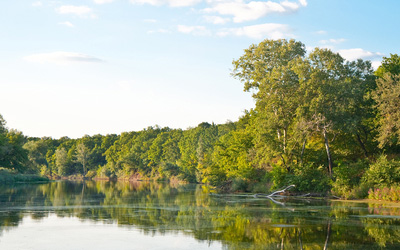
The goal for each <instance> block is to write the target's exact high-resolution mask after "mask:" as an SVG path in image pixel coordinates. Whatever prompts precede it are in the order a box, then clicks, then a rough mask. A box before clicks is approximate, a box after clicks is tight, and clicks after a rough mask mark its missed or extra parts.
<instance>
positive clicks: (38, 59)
mask: <svg viewBox="0 0 400 250" xmlns="http://www.w3.org/2000/svg"><path fill="white" fill-rule="evenodd" d="M24 59H25V60H26V61H28V62H34V63H53V64H71V63H99V62H104V61H103V60H101V59H99V58H96V57H93V56H89V55H85V54H81V53H75V52H65V51H57V52H51V53H42V54H33V55H30V56H26V57H24Z"/></svg>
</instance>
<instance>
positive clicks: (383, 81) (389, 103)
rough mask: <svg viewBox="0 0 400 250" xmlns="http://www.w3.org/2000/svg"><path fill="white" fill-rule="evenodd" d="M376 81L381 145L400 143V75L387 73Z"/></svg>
mask: <svg viewBox="0 0 400 250" xmlns="http://www.w3.org/2000/svg"><path fill="white" fill-rule="evenodd" d="M376 83H377V88H376V91H375V92H374V94H373V98H374V99H375V101H376V104H377V108H378V111H379V117H378V125H379V129H378V131H379V137H378V139H377V140H378V142H379V146H380V147H383V146H384V145H385V144H389V145H392V144H400V75H393V74H390V73H385V74H384V75H383V76H382V77H381V78H379V79H378V80H377V82H376Z"/></svg>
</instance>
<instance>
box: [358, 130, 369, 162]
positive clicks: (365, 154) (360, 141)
mask: <svg viewBox="0 0 400 250" xmlns="http://www.w3.org/2000/svg"><path fill="white" fill-rule="evenodd" d="M356 136H357V141H358V143H360V146H361V148H362V150H363V152H364V156H365V157H368V151H367V149H366V148H365V145H364V143H363V142H362V140H361V137H360V134H358V133H356Z"/></svg>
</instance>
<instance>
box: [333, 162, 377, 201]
mask: <svg viewBox="0 0 400 250" xmlns="http://www.w3.org/2000/svg"><path fill="white" fill-rule="evenodd" d="M367 168H368V162H367V161H365V160H360V161H358V162H356V163H347V164H346V163H342V162H339V163H337V166H336V167H335V169H334V180H335V181H334V182H333V183H332V193H333V194H335V195H338V196H341V197H344V198H346V199H353V198H357V199H360V198H365V197H366V196H367V195H368V189H369V187H370V186H369V185H367V184H363V185H360V181H361V178H362V176H363V174H364V172H365V171H366V169H367Z"/></svg>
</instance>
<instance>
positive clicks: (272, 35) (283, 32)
mask: <svg viewBox="0 0 400 250" xmlns="http://www.w3.org/2000/svg"><path fill="white" fill-rule="evenodd" d="M291 32H292V29H291V28H290V27H289V26H288V25H286V24H279V23H265V24H258V25H251V26H245V27H242V28H232V29H224V30H221V31H220V32H218V35H219V36H227V35H234V36H247V37H250V38H254V39H262V38H269V39H280V38H293V37H294V35H293V34H292V33H291Z"/></svg>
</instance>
